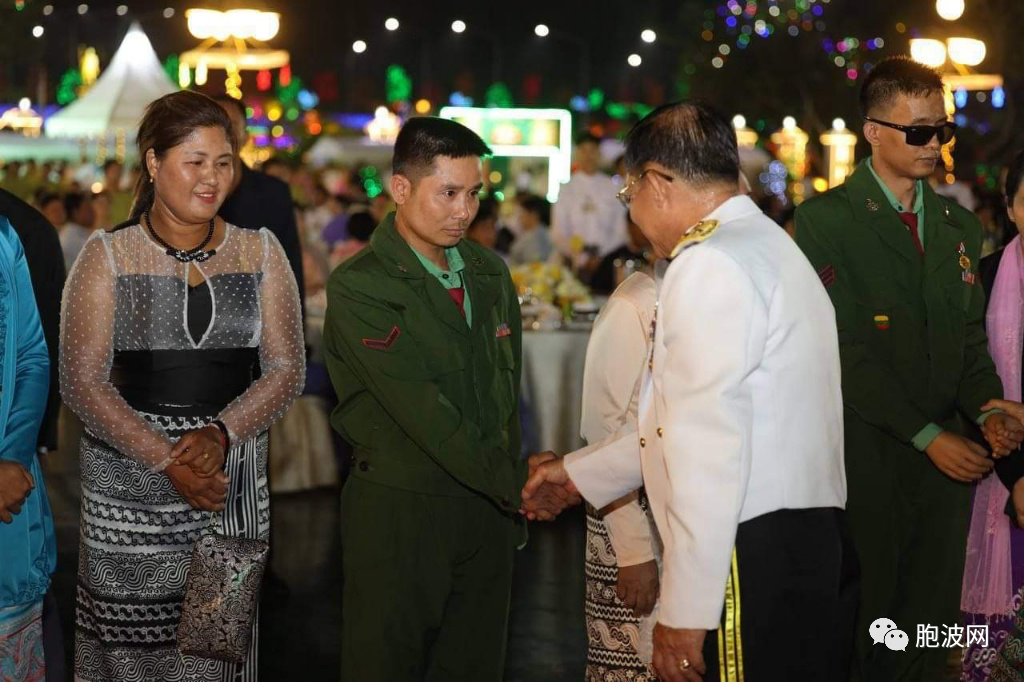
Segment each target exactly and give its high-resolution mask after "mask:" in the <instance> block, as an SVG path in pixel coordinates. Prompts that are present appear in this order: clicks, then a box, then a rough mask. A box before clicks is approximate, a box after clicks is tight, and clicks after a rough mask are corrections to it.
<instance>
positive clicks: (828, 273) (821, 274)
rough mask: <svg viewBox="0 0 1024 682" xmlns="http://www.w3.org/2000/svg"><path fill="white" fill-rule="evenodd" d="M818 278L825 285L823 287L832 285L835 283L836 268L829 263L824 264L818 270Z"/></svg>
mask: <svg viewBox="0 0 1024 682" xmlns="http://www.w3.org/2000/svg"><path fill="white" fill-rule="evenodd" d="M818 279H820V280H821V283H822V284H824V285H825V288H828V287H830V286H832V285H833V284H835V283H836V269H835V268H834V267H832V266H831V265H826V266H825V267H823V268H822V269H821V270H818Z"/></svg>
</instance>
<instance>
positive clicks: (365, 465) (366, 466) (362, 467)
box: [359, 460, 370, 471]
mask: <svg viewBox="0 0 1024 682" xmlns="http://www.w3.org/2000/svg"><path fill="white" fill-rule="evenodd" d="M359 470H360V471H369V470H370V463H369V462H367V461H366V460H363V461H362V462H360V463H359Z"/></svg>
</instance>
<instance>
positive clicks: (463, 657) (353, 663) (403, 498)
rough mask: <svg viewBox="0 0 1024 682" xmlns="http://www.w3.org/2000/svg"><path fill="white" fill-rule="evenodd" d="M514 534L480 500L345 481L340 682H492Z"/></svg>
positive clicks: (501, 650) (500, 664)
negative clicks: (341, 681)
mask: <svg viewBox="0 0 1024 682" xmlns="http://www.w3.org/2000/svg"><path fill="white" fill-rule="evenodd" d="M515 530H516V528H515V520H514V519H512V518H510V517H509V516H507V515H505V514H502V513H501V512H500V511H498V509H497V508H496V507H494V506H493V505H492V504H491V503H490V502H488V501H487V500H485V499H483V498H482V497H476V496H474V497H444V496H437V495H424V494H419V493H413V492H409V491H405V490H400V489H398V488H391V487H388V486H384V485H380V484H377V483H372V482H369V481H366V480H364V479H361V478H359V477H358V476H352V477H350V478H349V480H348V481H347V482H346V484H345V488H344V490H343V491H342V501H341V532H342V565H343V570H344V573H345V584H344V588H343V597H342V644H341V679H342V680H343V681H344V682H420V681H423V680H426V681H427V682H499V681H500V680H501V679H502V677H503V675H504V668H505V639H506V631H507V624H508V612H509V597H510V593H511V589H512V558H513V552H514V551H515V548H514V543H515V538H516V537H517V536H516V534H515Z"/></svg>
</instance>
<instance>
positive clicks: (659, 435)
mask: <svg viewBox="0 0 1024 682" xmlns="http://www.w3.org/2000/svg"><path fill="white" fill-rule="evenodd" d="M663 433H665V431H664V430H662V428H661V427H660V426H659V427H658V438H661V436H662V434H663Z"/></svg>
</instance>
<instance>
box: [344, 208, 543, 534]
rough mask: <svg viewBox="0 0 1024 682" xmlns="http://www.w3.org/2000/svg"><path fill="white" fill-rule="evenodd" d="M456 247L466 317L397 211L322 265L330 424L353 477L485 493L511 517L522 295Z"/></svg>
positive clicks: (517, 459) (467, 249) (497, 263)
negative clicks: (342, 257) (356, 248)
mask: <svg viewBox="0 0 1024 682" xmlns="http://www.w3.org/2000/svg"><path fill="white" fill-rule="evenodd" d="M457 248H458V251H459V254H460V255H461V256H462V258H463V260H464V261H465V270H464V271H463V273H462V274H463V281H464V284H465V287H466V296H467V298H468V299H469V300H470V301H471V304H472V310H473V314H472V327H470V326H469V325H467V322H466V320H465V319H464V318H463V316H462V315H461V313H460V312H459V310H458V308H457V307H456V305H455V303H454V302H453V301H452V299H451V298H450V296H449V295H448V293H447V292H446V291H445V289H444V287H442V286H441V284H440V283H439V282H438V281H437V279H436V278H435V277H433V276H431V275H430V274H428V273H427V271H426V269H425V268H424V266H423V265H422V263H421V262H420V260H419V259H418V258H417V256H416V254H415V253H413V251H412V249H411V248H410V247H409V245H408V244H407V243H406V242H405V240H404V239H402V237H401V236H400V235H399V234H398V232H397V231H396V230H395V225H394V214H392V215H389V216H388V217H387V218H386V219H385V220H384V222H382V223H381V225H380V226H379V227H378V228H377V229H376V230H375V231H374V234H373V237H372V238H371V240H370V246H369V247H368V248H366V249H364V250H363V251H362V252H360V253H359V254H358V255H357V256H354V257H353V258H351V259H350V260H348V261H346V262H345V263H344V264H343V265H341V266H340V267H339V268H338V269H337V270H335V272H334V273H333V274H332V275H331V278H330V281H329V284H328V289H327V292H328V307H327V319H326V325H325V330H324V344H325V350H326V361H327V368H328V370H329V372H330V375H331V379H332V382H333V384H334V387H335V390H336V391H337V393H338V407H337V408H336V409H335V410H334V412H333V414H332V415H331V423H332V425H333V426H334V428H335V429H337V430H338V431H339V432H340V433H341V434H342V435H343V436H344V437H345V439H346V440H348V441H349V442H350V443H351V444H352V445H353V447H354V450H355V463H354V467H353V470H352V475H353V476H356V477H361V478H364V479H368V480H371V481H374V482H376V483H380V484H383V485H387V486H392V487H395V488H401V489H405V490H409V491H413V492H417V493H426V494H437V495H449V496H474V495H482V496H484V497H486V498H487V499H489V500H490V501H491V502H493V503H494V504H495V505H496V506H497V507H498V508H499V509H500V510H502V511H503V512H506V513H508V514H509V515H514V514H516V512H517V511H518V509H519V507H520V491H521V490H522V486H523V484H524V482H525V479H526V463H525V461H523V459H522V458H521V456H520V431H519V411H518V403H519V380H520V358H521V349H522V321H521V317H520V312H519V303H518V299H517V296H516V290H515V287H514V285H513V284H512V280H511V277H510V276H509V273H508V269H507V268H506V266H505V264H504V263H503V262H502V261H501V259H500V258H499V257H498V256H496V255H495V254H494V253H492V252H490V251H488V250H486V249H483V248H481V247H479V246H477V245H476V244H473V243H472V242H469V241H466V240H463V241H462V242H460V243H459V244H458V246H457Z"/></svg>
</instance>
